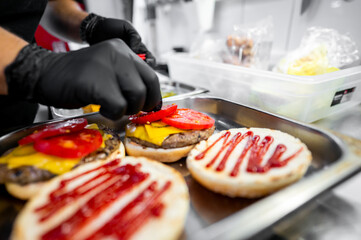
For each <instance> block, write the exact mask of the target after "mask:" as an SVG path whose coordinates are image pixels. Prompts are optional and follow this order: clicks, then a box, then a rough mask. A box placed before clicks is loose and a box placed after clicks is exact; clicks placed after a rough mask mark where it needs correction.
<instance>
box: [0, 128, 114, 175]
mask: <svg viewBox="0 0 361 240" xmlns="http://www.w3.org/2000/svg"><path fill="white" fill-rule="evenodd" d="M86 128H88V129H96V130H99V128H98V126H97V125H96V124H89V125H88V126H87V127H86ZM99 131H100V132H101V133H102V135H103V142H102V144H101V146H100V147H101V148H104V147H105V143H104V142H105V140H107V139H109V138H111V137H112V135H111V134H106V133H104V132H103V131H101V130H99ZM80 159H81V158H61V157H57V156H52V155H47V154H44V153H40V152H37V151H36V150H35V149H34V147H33V144H27V145H23V146H18V147H16V148H15V149H14V150H13V151H12V152H10V153H9V154H7V155H5V156H2V157H0V164H1V163H2V164H7V167H8V168H9V169H11V168H17V167H21V166H34V167H37V168H40V169H43V170H48V171H49V172H51V173H53V174H57V175H59V174H63V173H66V172H68V171H70V170H71V169H72V168H73V167H74V166H75V165H76V164H77V163H78V162H79V161H80Z"/></svg>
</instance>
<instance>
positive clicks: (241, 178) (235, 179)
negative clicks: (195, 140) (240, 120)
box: [187, 128, 312, 198]
mask: <svg viewBox="0 0 361 240" xmlns="http://www.w3.org/2000/svg"><path fill="white" fill-rule="evenodd" d="M227 131H228V132H230V136H229V138H228V140H227V142H229V141H230V140H231V139H232V138H233V137H234V136H235V135H236V134H237V133H241V134H242V135H243V134H245V133H246V132H248V131H252V132H253V133H254V135H259V136H260V140H259V143H260V142H261V141H262V139H264V137H266V136H271V137H273V138H274V140H273V143H272V144H271V145H270V148H269V149H268V151H267V152H266V154H265V156H264V158H263V160H262V164H261V165H262V166H264V165H265V164H266V162H267V161H268V160H269V158H270V157H271V156H272V154H273V153H274V151H275V148H276V146H277V145H278V144H284V145H285V146H286V148H287V150H286V151H285V152H284V153H283V155H282V156H281V159H282V160H284V159H286V158H288V157H289V156H292V155H293V154H294V153H295V152H297V151H300V152H299V153H298V154H296V155H295V156H294V157H293V158H292V159H291V160H290V161H289V162H288V163H287V164H286V165H285V166H283V167H273V168H271V169H270V170H269V171H267V172H264V173H254V172H247V170H246V168H247V165H248V160H249V157H250V152H251V150H249V151H248V153H247V154H246V155H245V157H244V158H243V161H242V163H241V165H240V168H239V170H238V171H237V170H235V172H237V175H236V176H231V172H232V171H234V166H235V165H236V162H237V160H238V159H239V156H240V155H241V153H242V152H243V150H244V148H245V146H246V143H247V141H248V138H245V139H244V140H242V141H241V142H240V143H239V144H238V145H236V147H235V148H234V150H233V151H232V152H231V154H230V155H229V157H228V160H227V161H226V164H225V168H224V169H223V170H219V169H218V171H217V170H216V169H217V168H218V166H219V163H220V162H221V161H222V158H223V157H224V155H225V153H226V152H227V149H229V147H226V148H225V150H224V151H221V154H219V156H218V157H217V158H216V160H215V161H214V163H213V164H211V165H210V166H209V165H208V164H209V163H210V162H211V161H212V159H214V158H215V157H216V156H217V153H218V152H219V151H220V149H221V146H222V144H223V139H224V138H223V139H221V140H220V141H218V142H217V143H216V144H215V145H214V146H213V147H211V148H210V149H209V150H208V151H207V152H206V154H205V156H204V158H203V159H198V160H196V159H195V157H196V156H197V155H198V154H200V153H201V152H203V151H204V150H205V149H207V148H208V147H209V146H211V145H212V144H213V143H214V142H215V141H216V140H217V139H219V138H220V137H221V136H222V135H224V134H225V133H226V132H227ZM227 131H222V132H219V133H217V134H214V135H213V136H211V137H210V138H209V139H208V140H207V141H202V142H200V143H199V144H198V145H196V146H195V147H194V148H193V150H192V151H191V152H190V153H189V155H188V158H187V167H188V169H189V171H190V173H191V174H192V176H193V178H195V179H196V180H197V181H198V182H199V183H200V184H202V185H203V186H205V187H206V188H208V189H210V190H212V191H214V192H218V193H221V194H224V195H228V196H231V197H246V198H256V197H261V196H264V195H267V194H270V193H272V192H274V191H277V190H278V189H280V188H283V187H285V186H287V185H289V184H291V183H293V182H295V181H297V180H299V179H300V178H301V177H302V176H303V175H304V174H305V172H306V170H307V168H308V166H309V165H310V163H311V159H312V156H311V152H310V151H309V150H308V149H307V146H306V145H305V144H304V143H302V142H301V141H300V140H299V139H297V138H295V137H293V136H291V135H289V134H286V133H283V132H281V131H277V130H271V129H264V128H238V129H230V130H227ZM301 149H302V150H301ZM282 160H281V161H282ZM207 165H208V167H207Z"/></svg>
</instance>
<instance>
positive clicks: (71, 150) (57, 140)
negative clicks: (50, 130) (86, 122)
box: [34, 129, 103, 158]
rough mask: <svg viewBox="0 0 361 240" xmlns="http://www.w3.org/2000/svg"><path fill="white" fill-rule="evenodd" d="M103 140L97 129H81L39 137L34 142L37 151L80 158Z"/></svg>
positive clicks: (63, 156) (94, 148) (95, 148)
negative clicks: (53, 135) (49, 136)
mask: <svg viewBox="0 0 361 240" xmlns="http://www.w3.org/2000/svg"><path fill="white" fill-rule="evenodd" d="M102 142H103V137H102V135H101V134H100V132H99V131H98V130H94V129H83V130H80V131H77V132H73V133H69V134H65V135H60V136H55V137H51V138H47V139H39V140H37V141H36V142H35V143H34V149H35V150H36V151H38V152H41V153H45V154H48V155H53V156H58V157H62V158H82V157H85V156H86V155H88V154H89V153H91V152H93V151H95V150H97V149H98V148H99V147H100V145H101V144H102Z"/></svg>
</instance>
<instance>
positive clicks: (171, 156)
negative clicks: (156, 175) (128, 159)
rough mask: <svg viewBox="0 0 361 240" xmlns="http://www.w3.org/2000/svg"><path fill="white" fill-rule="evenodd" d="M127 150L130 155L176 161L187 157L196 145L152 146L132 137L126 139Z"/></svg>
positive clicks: (161, 160) (162, 160)
mask: <svg viewBox="0 0 361 240" xmlns="http://www.w3.org/2000/svg"><path fill="white" fill-rule="evenodd" d="M124 145H125V150H126V152H127V154H128V155H129V156H134V157H147V158H151V159H153V160H156V161H159V162H175V161H178V160H179V159H181V158H183V157H186V156H187V155H188V153H189V152H190V151H191V150H192V149H193V147H194V146H195V145H189V146H186V147H181V148H168V149H165V148H151V147H144V146H142V145H139V144H138V143H135V142H133V141H132V140H131V139H130V138H125V140H124Z"/></svg>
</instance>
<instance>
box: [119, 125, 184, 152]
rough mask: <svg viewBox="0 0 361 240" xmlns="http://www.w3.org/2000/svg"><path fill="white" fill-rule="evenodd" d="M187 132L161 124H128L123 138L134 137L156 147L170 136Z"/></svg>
mask: <svg viewBox="0 0 361 240" xmlns="http://www.w3.org/2000/svg"><path fill="white" fill-rule="evenodd" d="M186 131H187V130H183V129H179V128H175V127H172V126H169V125H167V124H165V123H163V122H160V121H158V122H152V123H150V124H144V125H137V124H135V123H129V124H128V125H127V126H126V129H125V136H127V137H135V138H138V139H141V140H144V141H147V142H150V143H153V144H155V145H158V146H162V143H163V141H164V140H165V139H166V138H167V137H168V136H169V135H171V134H175V133H181V132H186Z"/></svg>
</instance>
